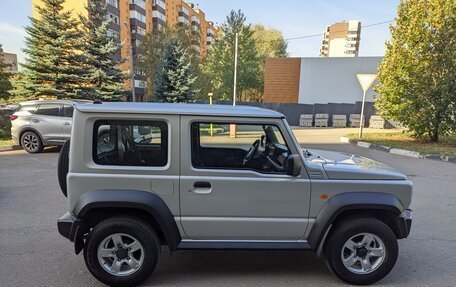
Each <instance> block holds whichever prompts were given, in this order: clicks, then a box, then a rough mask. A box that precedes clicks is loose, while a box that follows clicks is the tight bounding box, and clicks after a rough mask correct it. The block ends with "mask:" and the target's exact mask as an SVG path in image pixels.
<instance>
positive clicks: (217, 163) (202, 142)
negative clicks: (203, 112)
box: [191, 122, 291, 173]
mask: <svg viewBox="0 0 456 287" xmlns="http://www.w3.org/2000/svg"><path fill="white" fill-rule="evenodd" d="M191 142H192V143H191V148H192V155H191V156H192V165H193V166H194V167H195V168H219V169H248V170H255V171H258V172H265V173H269V172H279V173H282V172H285V164H286V160H287V158H288V156H289V155H290V154H291V153H290V150H289V148H288V146H287V144H286V143H285V140H284V138H283V135H282V134H281V132H280V130H279V128H278V127H277V126H275V125H260V124H226V123H208V122H199V123H193V124H192V126H191Z"/></svg>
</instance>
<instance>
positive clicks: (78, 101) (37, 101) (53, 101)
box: [20, 100, 93, 106]
mask: <svg viewBox="0 0 456 287" xmlns="http://www.w3.org/2000/svg"><path fill="white" fill-rule="evenodd" d="M75 103H76V104H90V103H93V101H89V100H33V101H26V102H22V103H20V105H21V106H28V105H37V104H75Z"/></svg>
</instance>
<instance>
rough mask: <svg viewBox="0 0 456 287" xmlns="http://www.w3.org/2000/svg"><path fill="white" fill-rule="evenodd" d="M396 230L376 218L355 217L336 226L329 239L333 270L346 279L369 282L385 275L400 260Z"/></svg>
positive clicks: (328, 255) (327, 255) (327, 249)
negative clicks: (398, 257)
mask: <svg viewBox="0 0 456 287" xmlns="http://www.w3.org/2000/svg"><path fill="white" fill-rule="evenodd" d="M397 255H398V244H397V239H396V236H395V234H394V232H393V231H392V230H391V228H390V227H389V226H388V225H386V224H385V223H383V222H382V221H380V220H378V219H375V218H358V219H352V220H349V221H346V222H344V223H342V224H341V225H339V226H336V227H335V230H334V231H333V232H332V233H331V234H330V236H329V237H328V240H327V241H326V243H325V258H326V262H327V264H328V266H329V268H330V269H331V271H332V272H333V273H334V274H335V275H336V276H337V277H339V278H340V279H342V280H343V281H345V282H347V283H350V284H355V285H366V284H371V283H374V282H377V281H379V280H381V279H382V278H384V277H385V276H386V275H388V273H389V272H390V271H391V269H392V268H393V267H394V264H395V263H396V260H397Z"/></svg>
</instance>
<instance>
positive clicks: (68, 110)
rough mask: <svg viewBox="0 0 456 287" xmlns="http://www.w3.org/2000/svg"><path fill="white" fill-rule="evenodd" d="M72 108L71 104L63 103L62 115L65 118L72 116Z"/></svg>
mask: <svg viewBox="0 0 456 287" xmlns="http://www.w3.org/2000/svg"><path fill="white" fill-rule="evenodd" d="M73 112H74V108H73V106H72V105H63V116H64V117H67V118H72V117H73Z"/></svg>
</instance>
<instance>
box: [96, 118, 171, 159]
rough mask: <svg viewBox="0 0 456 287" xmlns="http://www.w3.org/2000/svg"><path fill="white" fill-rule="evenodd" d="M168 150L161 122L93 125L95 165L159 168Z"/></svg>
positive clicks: (119, 122) (166, 133)
mask: <svg viewBox="0 0 456 287" xmlns="http://www.w3.org/2000/svg"><path fill="white" fill-rule="evenodd" d="M168 149H169V147H168V124H167V123H166V122H164V121H135V120H100V121H96V122H95V125H94V134H93V149H92V153H93V160H94V162H95V163H96V164H99V165H121V166H151V167H163V166H166V165H167V163H168Z"/></svg>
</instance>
